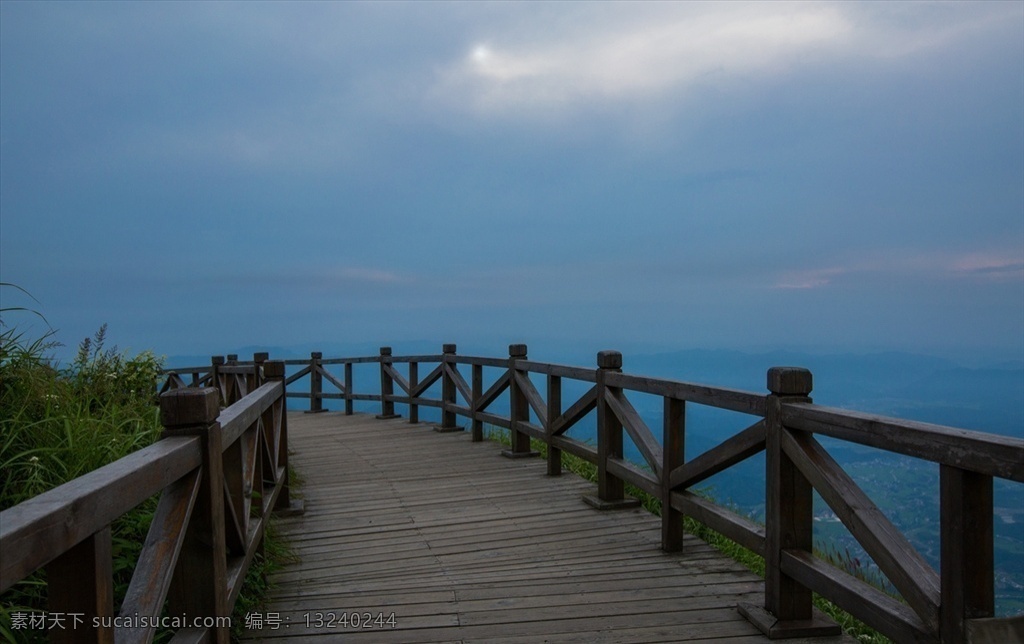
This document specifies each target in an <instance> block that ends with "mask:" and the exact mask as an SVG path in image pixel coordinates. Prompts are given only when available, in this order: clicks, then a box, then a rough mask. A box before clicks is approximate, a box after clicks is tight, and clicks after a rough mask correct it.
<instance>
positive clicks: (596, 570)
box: [248, 413, 849, 644]
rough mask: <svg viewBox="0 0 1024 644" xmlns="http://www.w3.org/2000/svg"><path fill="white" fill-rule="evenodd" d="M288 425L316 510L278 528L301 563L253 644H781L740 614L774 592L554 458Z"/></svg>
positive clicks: (281, 586)
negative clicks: (556, 464) (622, 506)
mask: <svg viewBox="0 0 1024 644" xmlns="http://www.w3.org/2000/svg"><path fill="white" fill-rule="evenodd" d="M288 423H289V428H288V431H289V441H290V445H291V447H292V450H293V452H294V453H293V456H292V457H291V458H292V460H291V462H292V463H293V465H294V467H295V468H296V469H297V470H298V472H299V473H300V475H301V476H302V477H303V478H304V481H305V482H304V486H303V487H302V488H301V492H300V493H301V495H302V496H303V497H304V499H305V507H306V512H305V514H304V515H302V516H298V517H292V518H285V519H282V520H280V521H279V522H278V526H279V531H280V532H281V533H283V534H284V535H285V536H286V537H287V538H288V539H289V540H290V542H291V544H292V546H293V548H294V549H295V551H296V553H297V554H298V556H299V557H300V559H301V561H300V562H299V563H296V564H293V565H291V566H289V567H288V568H287V569H285V570H284V571H283V572H281V573H279V574H278V575H276V577H275V578H274V579H273V582H274V583H275V584H276V585H277V589H276V590H275V591H274V593H273V602H272V604H271V606H269V607H267V608H266V609H265V611H264V613H263V615H264V619H265V621H266V624H265V625H264V628H263V630H261V631H255V630H252V631H249V632H248V634H249V636H250V638H251V639H254V640H261V639H263V640H267V641H275V642H276V641H279V640H282V639H284V638H295V639H300V640H309V639H312V638H314V637H318V636H323V637H328V638H330V637H334V638H340V639H343V640H345V641H348V640H351V641H360V642H471V641H487V642H496V641H497V642H506V643H509V644H511V643H513V642H679V641H693V642H696V641H712V640H713V641H729V642H753V641H758V642H765V641H768V640H767V639H765V638H764V637H762V636H761V634H760V632H759V631H757V629H756V628H754V627H753V626H752V625H751V624H749V623H748V622H747V621H746V620H745V619H744V618H743V617H742V616H741V615H740V614H739V613H738V612H737V611H736V608H735V606H736V604H737V603H740V602H749V603H754V604H761V603H763V595H762V590H763V582H762V580H760V579H759V578H758V577H756V576H754V575H753V574H751V573H749V572H748V571H747V570H746V569H745V568H744V567H742V566H741V565H739V564H737V563H735V562H733V561H732V560H730V559H728V558H725V557H723V556H721V555H719V554H718V553H717V552H716V551H715V550H713V549H712V548H710V547H709V546H707V545H706V544H705V543H703V542H702V541H699V540H697V539H695V538H693V537H690V536H689V535H688V536H687V537H686V542H685V548H684V552H683V553H681V554H666V553H664V552H662V551H661V549H660V547H659V543H660V522H659V520H658V519H657V518H656V517H653V516H651V515H650V514H648V513H647V512H645V511H644V510H642V509H637V510H622V511H614V512H600V511H597V510H594V509H593V508H591V507H590V506H588V505H586V504H585V503H583V501H582V500H581V496H582V495H584V494H593V493H594V492H595V491H596V486H595V485H594V484H592V483H588V482H586V481H583V480H582V479H580V478H578V477H577V476H575V475H572V474H568V473H567V474H563V475H562V476H560V477H549V476H546V474H545V471H546V470H545V464H544V462H543V461H541V460H540V459H508V458H504V457H502V456H501V447H500V446H498V445H497V444H495V443H493V442H486V441H485V442H483V443H472V442H471V441H470V436H469V434H468V432H467V433H454V434H439V433H436V432H434V431H432V430H431V427H430V426H429V425H426V424H418V425H412V424H410V423H408V421H407V420H405V419H394V420H377V419H375V418H374V417H373V416H371V415H359V414H357V415H354V416H344V415H343V414H339V413H323V414H301V413H294V414H290V415H289V417H288ZM332 614H333V616H334V619H335V623H333V624H330V620H331V617H332ZM392 614H393V615H394V619H393V620H392V621H393V624H394V626H393V627H392V626H391V625H390V624H387V623H381V622H384V621H388V620H389V618H390V617H391V615H392ZM353 615H357V617H356V619H358V621H359V622H361V623H365V622H366V621H367V618H368V617H369V618H370V620H371V621H377V623H376V624H371V626H370V627H362V626H361V627H360V628H353V627H352V621H354V620H352V616H353ZM345 616H347V617H349V619H350V622H349V625H348V627H347V628H346V627H345V626H344V625H343V624H342V623H341V622H342V620H343V617H345ZM275 617H276V619H277V620H279V621H275V623H274V624H271V619H272V618H275ZM273 626H276V628H273ZM325 641H326V640H325ZM788 641H791V642H792V641H795V640H788ZM797 641H798V640H797ZM807 641H816V642H840V641H849V640H846V639H843V638H827V639H817V640H807Z"/></svg>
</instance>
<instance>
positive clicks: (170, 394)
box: [160, 387, 220, 429]
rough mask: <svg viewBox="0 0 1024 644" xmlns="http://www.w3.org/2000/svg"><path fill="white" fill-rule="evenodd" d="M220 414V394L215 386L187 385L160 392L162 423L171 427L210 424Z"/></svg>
mask: <svg viewBox="0 0 1024 644" xmlns="http://www.w3.org/2000/svg"><path fill="white" fill-rule="evenodd" d="M219 415H220V396H219V395H218V394H217V390H216V389H214V388H213V387H203V388H202V389H198V388H195V387H185V388H182V389H172V390H170V391H165V392H164V393H162V394H160V423H161V424H162V425H163V426H164V427H166V428H168V429H170V428H174V427H194V426H196V425H209V424H210V423H212V422H214V421H215V420H217V416H219Z"/></svg>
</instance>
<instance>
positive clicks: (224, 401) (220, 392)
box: [210, 356, 228, 407]
mask: <svg viewBox="0 0 1024 644" xmlns="http://www.w3.org/2000/svg"><path fill="white" fill-rule="evenodd" d="M224 363H225V360H224V356H212V357H211V358H210V386H211V387H213V388H215V389H216V390H217V396H218V400H219V404H220V406H221V407H227V406H228V396H227V392H226V391H225V390H224V383H223V382H222V381H221V373H220V368H221V367H223V366H224Z"/></svg>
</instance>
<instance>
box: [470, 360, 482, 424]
mask: <svg viewBox="0 0 1024 644" xmlns="http://www.w3.org/2000/svg"><path fill="white" fill-rule="evenodd" d="M472 378H473V384H472V387H473V400H471V401H470V402H469V407H470V409H471V410H472V411H473V442H474V443H480V442H483V440H484V421H482V420H480V419H479V418H477V408H476V406H477V405H479V404H480V398H481V396H483V395H484V366H483V365H482V364H474V365H473V373H472Z"/></svg>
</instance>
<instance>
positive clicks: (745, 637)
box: [0, 344, 1024, 644]
mask: <svg viewBox="0 0 1024 644" xmlns="http://www.w3.org/2000/svg"><path fill="white" fill-rule="evenodd" d="M526 349H527V348H526V345H523V344H512V345H509V347H508V356H507V357H505V356H502V357H485V356H464V355H460V354H457V352H456V347H455V345H454V344H445V345H443V346H442V352H441V353H440V354H432V355H411V356H397V355H393V354H392V351H391V348H390V347H382V348H381V349H380V353H379V355H373V356H359V357H341V358H328V359H325V358H323V356H322V354H321V353H319V352H313V353H311V355H310V357H309V359H308V360H307V359H301V360H270V359H269V356H268V355H267V354H266V353H257V354H255V355H254V356H253V359H252V360H251V361H250V360H239V359H238V356H227V357H223V356H215V357H213V358H212V360H211V363H210V364H209V365H205V366H200V367H189V368H184V369H178V370H175V371H168V372H166V373H165V374H164V379H163V382H162V383H160V384H159V388H160V397H159V404H160V421H161V423H162V425H163V428H164V431H163V434H162V437H161V439H160V440H158V441H156V442H155V443H153V444H152V445H150V446H148V447H145V448H143V449H140V450H138V451H136V452H133V453H132V454H130V455H128V456H126V457H124V458H122V459H120V460H117V461H115V462H113V463H110V464H108V465H106V466H104V467H101V468H99V469H97V470H94V471H93V472H90V473H88V474H86V475H84V476H81V477H79V478H77V479H74V480H72V481H70V482H68V483H65V484H64V485H61V486H59V487H56V488H54V489H52V490H49V491H47V492H44V493H42V494H39V495H38V496H36V497H33V498H31V499H29V500H27V501H24V502H22V503H20V504H18V505H16V506H14V507H11V508H8V509H6V510H4V511H3V512H2V513H0V552H2V554H3V556H2V557H0V592H3V591H6V590H7V589H9V588H11V587H12V586H13V585H14V584H17V583H19V582H21V581H23V580H26V579H28V578H30V577H31V576H32V575H33V574H34V573H35V572H36V571H38V570H45V573H46V575H45V577H46V581H45V583H46V590H47V605H46V608H47V610H48V611H49V612H50V613H53V614H59V615H65V616H67V615H73V616H76V618H78V619H79V620H81V621H80V623H83V624H97V627H95V628H80V629H78V630H71V629H52V630H51V631H50V632H49V633H48V635H49V638H50V640H51V641H53V642H150V641H152V640H153V638H154V636H155V635H156V633H157V630H158V629H162V630H164V631H167V630H170V631H173V637H172V638H171V640H170V641H171V642H174V643H175V644H180V643H185V642H188V643H192V642H194V643H199V642H218V643H220V644H227V643H228V642H229V641H230V638H231V624H230V618H231V615H232V610H233V609H234V607H235V605H236V603H237V599H238V597H239V594H240V592H241V589H242V585H243V581H244V579H245V576H246V573H247V571H249V570H250V567H251V564H252V561H253V560H254V558H255V557H256V556H257V554H258V553H260V552H261V551H262V550H263V547H264V534H265V531H266V530H267V527H268V525H270V521H271V520H272V519H273V520H274V521H276V522H279V525H280V526H281V527H280V529H281V531H282V532H283V533H284V535H285V536H286V537H287V538H288V539H289V541H290V543H291V544H292V546H293V547H294V549H295V552H296V554H297V555H298V561H297V562H296V563H294V564H292V565H290V566H289V567H286V568H284V569H283V570H282V571H280V572H279V573H277V574H276V576H275V577H274V579H273V580H272V581H273V582H275V583H276V584H278V587H277V589H276V590H275V591H274V596H273V603H272V605H271V606H269V607H267V608H266V609H265V610H264V611H262V612H260V613H258V614H256V615H253V614H252V613H250V615H249V616H247V620H248V623H247V624H246V626H247V627H248V628H247V631H248V632H247V633H246V634H247V636H248V639H250V640H255V639H265V640H268V641H274V640H276V639H279V638H285V637H292V638H299V639H302V640H309V639H311V638H316V637H318V636H323V637H326V638H338V637H343V638H351V639H359V640H361V641H367V642H370V641H372V642H382V641H396V642H417V641H422V642H428V641H460V642H461V641H474V640H475V641H507V642H514V641H517V639H518V640H519V641H524V642H536V641H545V640H546V641H580V642H594V641H608V642H626V641H652V642H654V641H702V640H731V641H763V640H765V639H773V640H776V639H789V640H790V641H793V640H796V641H800V640H805V641H818V642H833V641H843V639H842V637H841V636H839V635H838V632H839V631H838V627H837V626H836V624H835V623H833V622H831V621H830V620H829V619H825V618H823V617H822V616H821V615H820V614H819V613H818V612H817V610H816V609H815V608H814V604H813V595H814V594H817V595H820V596H822V597H824V598H825V599H827V600H828V601H830V602H832V603H833V604H835V605H836V606H838V607H839V608H841V609H842V610H843V611H846V612H847V613H848V614H850V615H852V616H853V617H855V618H856V619H858V620H860V621H862V622H863V623H864V624H866V625H868V626H869V627H871V628H873V629H875V630H877V631H878V632H880V633H882V634H883V635H886V636H887V637H889V638H891V639H893V640H895V641H897V642H976V643H981V642H991V643H1004V642H1016V641H1024V616H1010V617H1000V616H997V615H996V612H995V583H994V580H995V560H994V551H995V549H994V530H993V520H994V506H993V485H994V481H995V480H997V479H1000V480H1003V481H1008V482H1010V483H1011V484H1013V485H1018V484H1021V483H1024V440H1022V439H1020V438H1015V437H1008V436H999V435H994V434H986V433H982V432H975V431H969V430H965V429H960V428H955V427H946V426H941V425H934V424H929V423H922V422H916V421H909V420H903V419H897V418H889V417H885V416H879V415H876V414H866V413H862V412H856V411H850V410H846V409H837V408H833V407H826V406H822V405H818V404H815V403H814V402H813V401H812V399H811V395H810V394H811V392H812V385H813V380H812V375H811V373H810V372H809V371H808V370H806V369H802V368H799V367H768V368H767V369H766V380H765V384H766V387H765V391H762V392H751V391H741V390H736V389H729V388H725V387H717V386H711V385H704V384H697V383H691V382H683V381H677V380H671V379H665V378H652V377H647V376H640V375H633V374H628V373H624V372H623V370H622V363H623V361H622V355H621V354H620V353H619V352H617V351H601V352H598V354H597V360H596V365H595V366H591V367H579V366H567V365H559V364H551V363H545V362H538V361H534V360H530V359H528V358H527V350H526ZM467 375H468V378H467ZM368 383H369V384H368ZM289 399H299V400H304V401H306V403H308V410H307V411H306V412H305V413H300V412H296V411H294V410H293V411H289V410H288V405H287V404H286V402H287V401H288V400H289ZM641 401H642V403H641ZM329 403H333V404H335V405H338V407H339V410H338V411H334V412H332V411H328V406H329V405H328V404H329ZM634 403H636V404H638V405H641V409H643V410H644V411H643V413H641V412H640V411H638V408H637V407H635V406H634ZM357 404H358V405H362V406H363V407H364V408H369V407H373V408H379V413H378V414H375V415H367V414H365V413H361V414H359V413H355V412H356V411H357V410H356V405H357ZM300 406H302V407H305V406H306V405H305V404H300ZM293 407H294V405H293ZM694 407H706V408H713V409H716V410H724V411H727V412H730V415H729V419H730V420H729V424H728V425H727V426H723V427H721V428H719V431H718V432H717V433H716V440H718V441H720V442H718V443H717V444H713V446H711V447H704V446H702V451H701V450H694V449H693V445H692V444H691V445H690V447H689V449H687V448H686V446H687V437H688V436H691V437H692V434H691V433H690V432H691V430H690V429H688V427H687V422H688V421H687V419H688V413H687V412H688V410H690V409H693V408H694ZM421 408H426V409H433V410H435V411H433V412H432V413H433V414H434V418H433V419H434V420H435V421H436V422H435V423H434V424H429V425H428V424H425V423H421V422H419V421H420V411H421ZM396 411H400V412H402V413H403V414H404V417H402V416H399V415H398V414H397V413H396ZM694 416H696V414H695V415H694ZM691 420H692V418H691ZM731 423H736V425H735V426H734V425H732V424H731ZM485 426H489V427H495V428H501V429H502V430H504V431H507V436H508V439H509V445H508V446H507V447H502V446H501V445H499V444H498V443H495V442H492V441H487V440H485V435H484V434H485ZM573 427H581V428H582V429H584V431H583V432H582V433H577V434H573V433H572V432H571V431H570V430H571V429H572V428H573ZM836 442H839V443H850V444H854V445H859V446H863V447H869V448H873V449H877V450H881V451H883V452H885V453H888V454H893V455H899V456H900V457H912V458H914V459H918V460H919V461H920V462H923V463H927V464H930V465H931V466H932V467H934V468H935V469H936V470H937V479H938V482H939V486H938V487H939V490H938V504H937V505H938V508H937V514H938V516H937V517H934V518H930V519H929V520H931V521H934V524H935V525H936V526H937V527H938V533H939V539H940V548H939V550H940V552H939V553H938V554H939V557H938V564H939V565H938V566H936V565H934V564H933V563H932V562H930V561H929V560H928V559H926V558H925V557H924V556H923V555H922V554H921V552H919V551H918V549H917V548H916V547H915V546H914V544H913V543H911V541H910V539H908V537H907V536H906V535H905V534H904V533H903V532H902V531H901V530H900V529H899V527H897V526H896V525H895V524H894V523H893V522H892V521H891V520H890V519H889V518H888V517H887V516H886V514H885V513H884V512H883V511H882V510H881V509H880V508H879V506H878V505H877V504H876V503H875V501H873V500H872V499H871V498H870V496H869V495H868V493H867V492H865V490H864V489H862V488H861V487H860V486H859V485H858V483H857V481H856V480H855V479H854V478H853V477H852V476H851V475H850V474H849V473H848V472H847V471H846V470H844V467H843V465H842V464H841V463H839V462H837V461H836V460H835V458H833V456H832V455H831V454H830V452H829V450H828V449H827V446H828V445H831V444H834V443H836ZM538 443H539V444H542V445H543V446H544V449H545V451H546V457H545V458H544V459H541V458H536V456H537V452H535V451H534V447H535V446H536V445H537V444H538ZM625 447H629V448H630V449H631V450H632V451H631V452H630V453H631V454H634V456H633V457H632V460H631V459H630V458H627V457H626V450H625V449H624V448H625ZM694 452H698V453H694ZM759 454H763V455H764V468H763V470H762V471H763V484H764V515H763V516H764V523H763V524H762V523H758V522H755V521H752V520H751V519H750V518H749V517H746V516H742V515H740V514H737V513H736V512H735V511H734V508H731V507H728V506H725V505H721V504H719V503H717V502H716V501H715V500H714V499H709V498H706V497H705V496H703V495H701V494H700V493H699V491H700V486H701V485H702V484H703V483H704V482H706V481H708V480H709V479H711V478H712V477H714V476H716V475H719V474H722V475H724V476H729V475H730V474H731V473H733V472H735V471H736V470H734V469H732V468H733V467H734V466H736V465H737V464H739V463H742V462H743V461H746V460H747V459H749V458H751V457H752V456H755V455H759ZM563 456H572V457H575V458H577V459H580V460H581V461H585V462H587V463H589V464H591V465H592V466H593V468H594V471H595V479H596V480H595V481H594V482H587V481H583V480H582V479H580V478H579V477H577V476H576V475H574V474H568V473H565V474H563V472H562V469H563ZM290 461H294V463H296V464H297V468H298V470H299V472H300V473H301V475H302V476H303V477H304V479H305V482H304V485H303V487H302V498H301V499H300V498H298V497H296V496H295V495H294V494H293V491H292V490H291V487H290V486H291V484H290V477H289V471H290ZM899 475H900V474H899V472H898V471H894V472H893V476H894V477H898V476H899ZM759 482H761V481H759ZM627 485H630V486H633V487H634V488H636V489H637V490H639V491H641V492H643V493H645V494H646V495H648V496H649V497H650V498H651V499H654V500H655V501H656V503H657V504H659V507H660V517H656V516H654V515H652V514H649V513H648V512H646V511H645V510H641V509H639V508H637V507H636V502H635V500H634V499H631V498H630V497H629V496H628V495H627V494H626V490H627V487H626V486H627ZM815 493H817V494H818V495H820V498H821V499H822V500H823V501H824V503H825V504H827V506H828V508H829V510H830V512H832V513H833V515H834V516H835V518H836V519H838V520H839V521H840V522H841V523H842V524H843V525H844V526H845V527H846V528H847V529H848V530H849V533H850V534H851V535H852V537H853V538H854V539H855V540H856V542H857V544H858V546H859V547H860V548H862V549H863V551H864V552H865V553H866V554H867V555H868V556H870V558H871V559H872V561H873V565H874V566H876V567H877V570H878V572H879V573H880V574H881V575H883V576H884V577H885V579H886V580H887V583H888V584H889V585H890V586H891V588H887V589H885V590H883V589H882V588H881V587H880V586H878V585H873V584H871V583H868V582H867V581H866V580H865V579H862V578H861V577H859V576H857V574H855V573H856V571H851V570H847V569H843V568H842V567H841V566H840V565H837V564H834V563H833V562H830V561H828V560H827V559H825V558H822V557H819V556H818V555H817V554H816V553H815V547H814V512H813V507H814V494H815ZM150 499H156V500H158V502H157V503H156V504H155V506H156V509H155V511H154V513H153V516H152V521H151V523H150V525H149V532H148V534H147V537H146V540H145V543H144V544H143V546H142V550H141V554H140V555H139V557H138V559H137V561H136V562H135V564H134V567H133V569H132V574H131V580H130V583H128V586H127V589H126V590H124V591H118V592H117V593H116V595H115V591H114V580H113V574H112V565H111V560H112V557H113V551H114V541H113V537H112V530H111V526H112V524H113V523H114V522H115V521H117V520H118V519H119V518H120V517H122V516H124V515H125V514H126V513H129V512H131V511H132V510H133V509H134V508H136V507H138V506H139V505H140V504H143V503H144V502H146V501H147V500H150ZM684 518H686V519H690V520H693V521H695V522H697V523H698V524H702V525H703V526H704V527H706V528H708V529H710V530H712V531H714V532H717V533H718V534H720V535H722V536H724V537H725V538H726V539H728V540H730V541H732V542H734V543H735V544H737V545H739V546H742V547H743V548H745V549H746V550H748V551H750V553H752V555H753V556H756V557H760V558H761V560H763V562H764V578H760V577H757V576H755V575H753V574H751V573H750V572H747V571H746V570H745V569H744V568H743V567H742V566H741V565H740V564H737V563H736V562H734V561H732V560H730V559H728V558H726V557H724V556H722V555H720V554H718V553H717V552H716V551H714V550H713V549H712V548H711V547H709V546H708V545H706V544H705V543H703V542H701V541H699V540H697V539H695V538H694V537H692V536H691V535H688V534H686V533H684V529H683V527H684ZM161 615H168V616H172V617H173V618H174V623H173V624H164V623H158V622H160V619H159V618H160V616H161ZM141 618H146V619H141ZM253 619H258V621H259V622H261V623H259V624H257V623H255V622H254V621H252V620H253ZM356 621H358V626H357V625H356ZM325 641H326V640H325Z"/></svg>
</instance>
